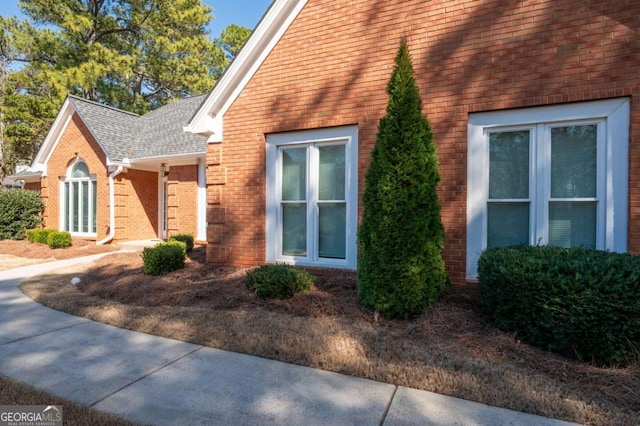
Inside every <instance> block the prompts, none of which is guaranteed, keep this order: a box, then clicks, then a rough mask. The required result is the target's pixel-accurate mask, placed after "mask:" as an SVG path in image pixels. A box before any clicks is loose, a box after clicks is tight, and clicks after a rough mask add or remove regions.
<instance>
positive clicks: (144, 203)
mask: <svg viewBox="0 0 640 426" xmlns="http://www.w3.org/2000/svg"><path fill="white" fill-rule="evenodd" d="M114 187H115V206H116V210H115V214H116V235H115V241H126V240H145V239H152V238H156V237H157V236H158V173H156V172H147V171H143V170H133V169H129V170H127V171H126V172H124V173H121V174H119V175H118V176H116V178H115V185H114Z"/></svg>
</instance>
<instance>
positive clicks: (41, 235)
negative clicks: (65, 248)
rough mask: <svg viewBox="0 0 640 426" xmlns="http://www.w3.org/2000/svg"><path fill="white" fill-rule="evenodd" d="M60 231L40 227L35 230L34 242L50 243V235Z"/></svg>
mask: <svg viewBox="0 0 640 426" xmlns="http://www.w3.org/2000/svg"><path fill="white" fill-rule="evenodd" d="M54 232H58V231H56V230H55V229H49V228H38V229H36V230H34V231H33V242H34V243H41V244H49V235H51V234H53V233H54Z"/></svg>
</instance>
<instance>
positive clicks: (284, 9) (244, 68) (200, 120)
mask: <svg viewBox="0 0 640 426" xmlns="http://www.w3.org/2000/svg"><path fill="white" fill-rule="evenodd" d="M306 4H307V0H276V1H275V2H274V3H273V4H272V5H271V7H270V8H269V10H267V13H266V14H265V15H264V17H263V18H262V20H261V21H260V23H259V24H258V26H257V27H256V29H255V31H254V32H253V34H251V37H249V40H247V42H246V44H245V45H244V47H243V48H242V50H241V51H240V53H239V54H238V56H237V57H236V59H235V60H234V61H233V62H232V63H231V65H230V66H229V68H228V69H227V71H226V72H225V73H224V75H223V76H222V78H221V79H220V81H218V83H217V84H216V86H215V87H214V88H213V90H212V91H211V92H210V93H209V95H208V96H207V98H206V99H205V100H204V102H203V103H202V105H201V106H200V108H199V109H198V110H197V111H196V113H195V114H194V115H193V117H192V118H191V121H190V123H189V124H188V125H187V126H186V127H185V128H184V131H185V132H189V133H194V134H202V135H207V136H208V138H209V139H208V141H209V142H221V141H222V122H223V117H224V114H225V113H226V112H227V110H228V109H229V108H230V107H231V105H232V104H233V103H234V102H235V100H236V99H237V98H238V96H239V95H240V93H241V92H242V90H243V89H244V88H245V87H246V85H247V83H248V82H249V81H250V80H251V78H252V77H253V75H254V74H255V73H256V71H257V70H258V68H260V65H262V63H263V62H264V61H265V59H266V58H267V56H269V53H271V51H272V50H273V48H274V47H275V46H276V45H277V44H278V42H279V41H280V39H281V38H282V36H283V35H284V33H285V32H286V31H287V29H288V28H289V26H290V25H291V23H292V22H293V21H294V20H295V19H296V17H297V16H298V14H299V13H300V11H301V10H302V9H303V8H304V6H305V5H306Z"/></svg>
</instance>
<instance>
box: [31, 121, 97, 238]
mask: <svg viewBox="0 0 640 426" xmlns="http://www.w3.org/2000/svg"><path fill="white" fill-rule="evenodd" d="M76 154H77V155H78V156H79V157H80V158H81V159H82V160H84V161H85V162H86V163H87V166H88V167H89V173H91V174H92V175H95V176H96V185H97V186H96V190H97V194H96V195H97V197H98V198H97V203H98V204H97V205H98V211H97V216H96V231H97V239H102V238H104V237H106V236H107V234H108V233H109V173H108V171H107V167H106V166H105V162H106V155H105V154H104V151H103V150H102V148H100V146H99V145H98V144H97V143H96V141H95V139H94V138H93V136H92V135H91V133H90V132H89V129H87V126H85V124H84V123H83V122H82V120H81V119H80V117H78V115H77V114H74V115H73V117H72V119H71V121H69V124H68V126H67V128H66V129H65V130H64V132H63V134H62V136H61V137H60V141H59V142H58V144H57V146H56V147H55V150H54V151H53V153H52V154H51V157H50V159H49V162H48V163H47V176H46V177H45V178H43V179H42V182H41V184H42V190H41V196H42V199H43V201H44V203H45V211H44V222H45V226H46V227H48V228H54V229H59V227H60V197H61V196H62V194H61V193H60V179H61V178H64V177H65V176H66V174H67V170H68V168H69V166H70V165H71V164H72V163H73V161H74V160H75V158H76Z"/></svg>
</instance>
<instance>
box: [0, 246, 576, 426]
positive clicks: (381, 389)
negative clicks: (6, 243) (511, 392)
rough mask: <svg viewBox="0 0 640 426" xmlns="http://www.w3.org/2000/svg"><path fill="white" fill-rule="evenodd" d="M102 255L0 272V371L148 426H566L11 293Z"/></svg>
mask: <svg viewBox="0 0 640 426" xmlns="http://www.w3.org/2000/svg"><path fill="white" fill-rule="evenodd" d="M99 256H103V255H96V256H89V257H85V258H79V259H69V260H63V261H57V262H51V263H45V264H40V265H32V266H27V267H23V268H19V269H13V270H9V271H3V272H0V374H2V375H5V376H8V377H11V378H14V379H16V380H19V381H21V382H23V383H27V384H29V385H31V386H34V387H36V388H39V389H42V390H45V391H47V392H50V393H52V394H55V395H59V396H61V397H64V398H68V399H70V400H73V401H77V402H79V403H82V404H86V405H90V406H93V407H95V408H97V409H99V410H102V411H107V412H111V413H114V414H117V415H120V416H122V417H124V418H126V419H129V420H132V421H136V422H142V423H145V424H154V425H178V424H179V425H200V424H201V425H212V424H213V425H217V424H220V425H255V424H261V425H271V424H273V425H285V424H286V425H294V424H305V425H354V424H358V425H360V424H362V425H378V424H384V425H549V426H551V425H568V424H570V423H566V422H561V421H557V420H552V419H548V418H545V417H539V416H533V415H530V414H524V413H520V412H516V411H511V410H506V409H502V408H496V407H489V406H487V405H483V404H478V403H474V402H469V401H465V400H461V399H458V398H452V397H446V396H442V395H438V394H434V393H431V392H425V391H420V390H415V389H409V388H405V387H398V386H394V385H390V384H386V383H379V382H374V381H371V380H365V379H359V378H355V377H351V376H345V375H342V374H336V373H330V372H326V371H321V370H315V369H312V368H307V367H300V366H296V365H291V364H285V363H282V362H278V361H271V360H267V359H263V358H257V357H253V356H248V355H244V354H238V353H233V352H227V351H222V350H218V349H212V348H207V347H203V346H199V345H194V344H191V343H185V342H181V341H177V340H172V339H166V338H163V337H157V336H152V335H148V334H144V333H139V332H135V331H130V330H124V329H119V328H116V327H112V326H109V325H105V324H101V323H96V322H93V321H90V320H87V319H84V318H80V317H76V316H72V315H68V314H65V313H62V312H59V311H55V310H52V309H49V308H46V307H44V306H42V305H40V304H38V303H35V302H33V301H32V300H31V299H29V298H28V297H26V296H24V295H23V294H22V292H21V291H20V290H19V289H18V285H19V283H20V281H21V280H23V279H25V278H28V277H30V276H33V275H36V274H41V273H45V272H48V271H51V270H53V269H57V268H61V267H65V266H70V265H73V264H77V263H81V262H88V261H92V260H94V259H96V258H98V257H99ZM42 403H43V404H44V403H46V401H42Z"/></svg>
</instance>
